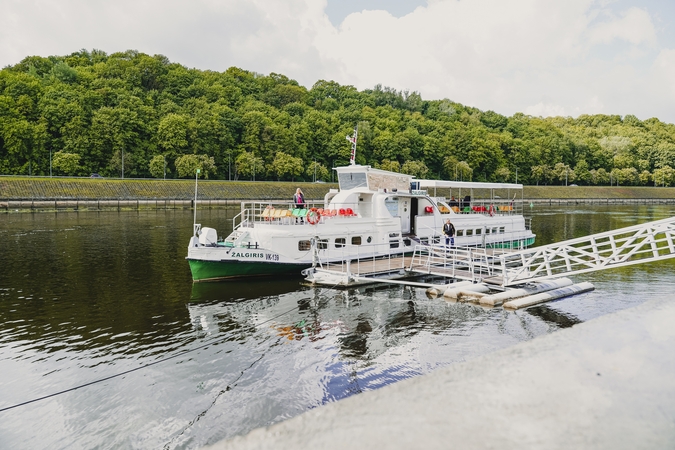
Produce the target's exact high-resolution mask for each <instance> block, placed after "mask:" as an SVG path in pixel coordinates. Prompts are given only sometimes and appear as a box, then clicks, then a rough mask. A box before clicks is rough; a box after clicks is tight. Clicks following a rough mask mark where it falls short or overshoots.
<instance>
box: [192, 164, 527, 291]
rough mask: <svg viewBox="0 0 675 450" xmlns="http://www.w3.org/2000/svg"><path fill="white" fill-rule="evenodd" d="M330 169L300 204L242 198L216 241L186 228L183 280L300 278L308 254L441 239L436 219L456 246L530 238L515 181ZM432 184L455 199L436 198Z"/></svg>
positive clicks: (330, 257)
mask: <svg viewBox="0 0 675 450" xmlns="http://www.w3.org/2000/svg"><path fill="white" fill-rule="evenodd" d="M334 170H335V171H336V172H337V175H338V182H339V189H331V190H330V191H329V192H328V193H327V194H326V196H325V198H324V199H323V201H322V202H319V203H316V204H311V203H310V204H308V207H307V209H303V210H298V209H294V208H293V207H292V204H291V203H269V202H243V203H242V210H241V213H240V214H238V215H237V216H236V217H235V218H234V219H233V231H232V233H231V234H230V235H229V236H227V237H225V238H221V237H219V236H218V232H217V231H216V230H215V229H213V228H208V227H201V225H198V224H195V235H194V236H192V237H191V238H190V242H189V245H188V255H187V260H188V261H189V264H190V269H191V271H192V278H193V280H194V281H206V280H218V279H226V278H240V277H248V276H271V275H284V274H293V275H300V274H301V271H302V270H303V269H305V268H308V267H310V266H311V265H312V263H313V261H316V260H317V259H319V260H320V261H322V262H337V261H344V260H348V259H352V258H372V257H378V256H383V257H384V256H391V255H392V254H406V253H411V252H412V251H413V250H414V248H415V246H416V245H424V244H438V243H442V242H444V241H443V239H444V237H443V236H442V227H443V224H444V223H445V221H446V219H450V221H451V222H452V224H453V225H454V227H455V230H456V236H455V243H454V245H455V246H458V247H468V246H477V247H493V248H523V247H526V246H529V245H531V244H533V243H534V239H535V235H534V234H533V233H532V231H531V230H530V227H529V224H528V223H526V219H525V218H524V217H523V201H522V185H519V184H508V183H471V182H455V181H437V180H415V179H414V177H412V176H409V175H405V174H400V173H395V172H388V171H384V170H379V169H375V168H372V167H370V166H360V165H354V164H352V165H349V166H345V167H338V168H335V169H334ZM438 190H441V191H442V192H443V193H445V194H446V196H450V195H457V197H458V198H461V200H457V201H456V202H453V201H448V200H447V199H446V198H439V197H436V194H437V193H438ZM478 192H481V193H483V194H484V195H483V196H482V198H481V199H477V198H475V197H474V193H478ZM462 194H465V195H462ZM514 194H515V195H514ZM518 194H520V196H519V195H518Z"/></svg>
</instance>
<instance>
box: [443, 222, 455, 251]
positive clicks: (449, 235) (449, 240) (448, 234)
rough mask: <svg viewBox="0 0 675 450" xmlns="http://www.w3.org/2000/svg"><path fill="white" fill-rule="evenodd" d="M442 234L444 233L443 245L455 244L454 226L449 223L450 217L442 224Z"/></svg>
mask: <svg viewBox="0 0 675 450" xmlns="http://www.w3.org/2000/svg"><path fill="white" fill-rule="evenodd" d="M443 234H444V235H445V246H446V247H449V246H454V245H455V226H454V225H453V224H452V223H450V219H448V220H446V221H445V225H443Z"/></svg>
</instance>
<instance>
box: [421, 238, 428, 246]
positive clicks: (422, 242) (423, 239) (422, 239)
mask: <svg viewBox="0 0 675 450" xmlns="http://www.w3.org/2000/svg"><path fill="white" fill-rule="evenodd" d="M420 244H422V245H428V244H429V239H428V238H420Z"/></svg>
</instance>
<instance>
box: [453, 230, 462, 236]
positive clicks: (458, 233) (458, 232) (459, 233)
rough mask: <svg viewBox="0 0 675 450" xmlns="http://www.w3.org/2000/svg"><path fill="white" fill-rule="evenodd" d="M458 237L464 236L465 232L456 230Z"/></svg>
mask: <svg viewBox="0 0 675 450" xmlns="http://www.w3.org/2000/svg"><path fill="white" fill-rule="evenodd" d="M455 234H456V235H457V236H464V230H455Z"/></svg>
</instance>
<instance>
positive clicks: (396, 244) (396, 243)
mask: <svg viewBox="0 0 675 450" xmlns="http://www.w3.org/2000/svg"><path fill="white" fill-rule="evenodd" d="M389 248H398V241H389Z"/></svg>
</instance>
